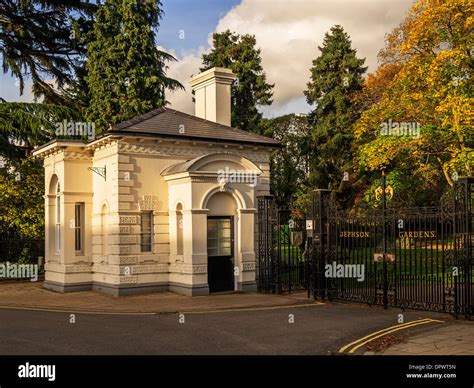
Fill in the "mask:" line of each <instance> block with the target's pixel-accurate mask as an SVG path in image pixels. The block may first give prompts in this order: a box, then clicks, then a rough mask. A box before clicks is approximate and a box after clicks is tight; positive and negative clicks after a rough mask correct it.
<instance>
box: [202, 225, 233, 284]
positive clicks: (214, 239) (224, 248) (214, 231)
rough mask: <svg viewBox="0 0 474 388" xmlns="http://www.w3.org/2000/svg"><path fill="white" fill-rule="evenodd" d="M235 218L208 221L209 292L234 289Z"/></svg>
mask: <svg viewBox="0 0 474 388" xmlns="http://www.w3.org/2000/svg"><path fill="white" fill-rule="evenodd" d="M233 224H234V218H233V217H208V219H207V262H208V264H207V275H208V283H209V291H210V292H217V291H229V290H233V289H234V260H233V254H234V252H233V245H234V228H233Z"/></svg>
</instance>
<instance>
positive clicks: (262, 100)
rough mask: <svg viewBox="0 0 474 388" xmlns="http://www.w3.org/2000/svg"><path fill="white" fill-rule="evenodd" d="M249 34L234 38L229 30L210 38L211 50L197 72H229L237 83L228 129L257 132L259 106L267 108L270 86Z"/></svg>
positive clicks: (203, 57) (259, 126)
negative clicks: (214, 70)
mask: <svg viewBox="0 0 474 388" xmlns="http://www.w3.org/2000/svg"><path fill="white" fill-rule="evenodd" d="M256 43H257V41H256V39H255V36H253V35H249V34H246V35H242V36H240V35H238V34H235V33H233V32H231V31H229V30H227V31H225V32H222V33H215V34H214V35H213V48H212V50H211V52H210V53H209V54H204V55H203V56H202V61H203V67H202V68H201V71H204V70H207V69H210V68H212V67H226V68H229V69H231V70H232V71H233V72H234V73H235V74H236V75H237V80H236V82H234V84H233V85H232V92H231V98H232V126H233V127H236V128H240V129H243V130H245V131H250V132H254V133H261V132H262V131H263V123H262V114H261V113H260V112H259V111H258V108H257V107H258V106H259V105H271V103H272V96H273V92H272V90H273V86H274V85H271V84H268V83H267V80H266V75H265V72H264V71H263V67H262V58H261V57H260V49H258V48H256V47H255V46H256Z"/></svg>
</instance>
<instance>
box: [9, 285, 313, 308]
mask: <svg viewBox="0 0 474 388" xmlns="http://www.w3.org/2000/svg"><path fill="white" fill-rule="evenodd" d="M300 304H304V305H307V304H313V301H312V300H311V299H308V297H307V293H306V292H299V293H294V294H288V295H267V294H258V293H245V294H244V293H230V294H229V293H227V294H212V295H210V296H195V297H189V296H184V295H179V294H175V293H172V292H159V293H151V294H142V295H130V296H120V297H114V296H111V295H108V294H104V293H100V292H96V291H81V292H71V293H59V292H54V291H51V290H47V289H45V288H43V286H42V283H41V282H5V283H0V308H16V309H27V310H50V311H66V312H91V313H109V314H134V313H135V314H169V313H176V312H187V311H212V310H225V309H248V308H272V307H279V306H294V305H300Z"/></svg>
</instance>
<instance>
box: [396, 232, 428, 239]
mask: <svg viewBox="0 0 474 388" xmlns="http://www.w3.org/2000/svg"><path fill="white" fill-rule="evenodd" d="M398 237H401V238H403V237H408V238H424V237H428V238H431V237H436V230H414V231H412V232H399V233H398Z"/></svg>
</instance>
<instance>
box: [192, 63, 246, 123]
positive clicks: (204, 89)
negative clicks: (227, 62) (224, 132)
mask: <svg viewBox="0 0 474 388" xmlns="http://www.w3.org/2000/svg"><path fill="white" fill-rule="evenodd" d="M236 78H237V77H236V75H235V74H234V73H232V70H230V69H226V68H224V67H213V68H212V69H209V70H206V71H204V72H202V73H200V74H198V75H195V76H194V77H193V78H192V79H191V81H190V82H189V84H190V85H191V87H192V88H193V90H194V100H195V115H196V116H197V117H200V118H202V119H206V120H210V121H214V122H215V123H219V124H223V125H228V126H230V125H231V98H230V95H231V85H232V82H233V81H234V79H236Z"/></svg>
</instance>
